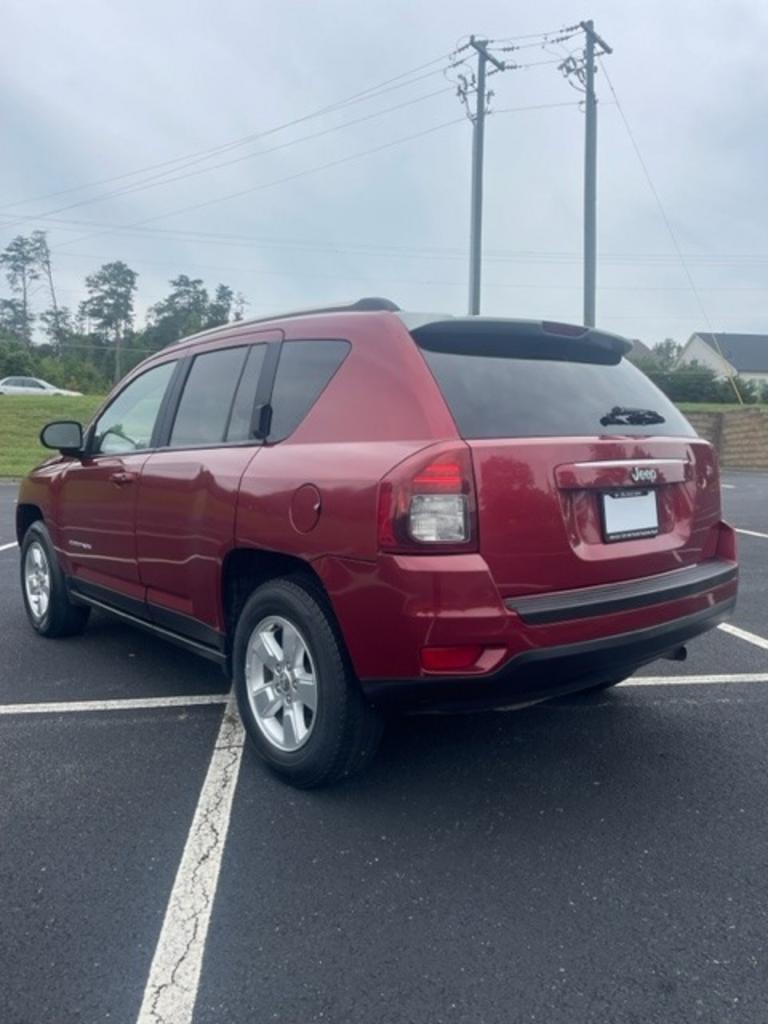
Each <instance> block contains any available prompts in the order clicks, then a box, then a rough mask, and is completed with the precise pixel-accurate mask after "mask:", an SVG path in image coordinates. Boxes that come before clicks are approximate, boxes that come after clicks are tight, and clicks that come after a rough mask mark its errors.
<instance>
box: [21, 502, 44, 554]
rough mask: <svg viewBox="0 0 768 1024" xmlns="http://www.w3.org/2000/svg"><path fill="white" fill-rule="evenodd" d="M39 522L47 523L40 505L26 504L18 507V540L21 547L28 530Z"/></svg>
mask: <svg viewBox="0 0 768 1024" xmlns="http://www.w3.org/2000/svg"><path fill="white" fill-rule="evenodd" d="M37 522H42V523H44V522H45V516H44V515H43V510H42V509H41V508H40V506H39V505H33V504H31V503H28V502H24V503H21V504H18V505H17V506H16V540H17V541H18V542H19V546H21V542H22V541H23V540H24V535H25V534H26V532H27V530H28V529H29V528H30V526H32V524H33V523H37Z"/></svg>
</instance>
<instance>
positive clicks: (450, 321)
mask: <svg viewBox="0 0 768 1024" xmlns="http://www.w3.org/2000/svg"><path fill="white" fill-rule="evenodd" d="M400 318H401V320H402V321H403V323H404V324H405V326H406V327H407V328H408V330H409V331H410V333H411V335H412V337H413V338H414V340H415V341H416V343H417V344H418V345H419V346H420V347H421V348H425V349H428V350H431V351H438V352H454V353H457V354H463V355H471V354H473V353H474V354H478V355H488V356H500V357H503V356H517V357H518V358H521V359H522V358H526V357H528V358H532V359H569V358H571V359H577V360H579V361H589V356H590V353H591V354H592V355H593V356H594V357H596V360H597V361H601V356H602V358H603V359H605V358H606V357H608V361H611V362H613V361H615V362H618V361H619V359H621V357H622V356H625V355H626V354H627V353H628V352H631V350H632V342H631V341H627V339H626V338H622V337H620V335H618V334H610V333H608V332H607V331H598V330H595V328H594V327H582V326H579V325H576V324H561V323H555V322H553V321H550V320H506V319H502V318H498V319H497V318H495V317H476V316H467V317H441V318H439V319H433V318H427V317H425V316H419V315H415V316H414V315H409V314H400Z"/></svg>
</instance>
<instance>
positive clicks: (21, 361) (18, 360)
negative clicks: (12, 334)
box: [0, 338, 35, 378]
mask: <svg viewBox="0 0 768 1024" xmlns="http://www.w3.org/2000/svg"><path fill="white" fill-rule="evenodd" d="M34 372H35V364H34V357H33V355H32V352H31V351H30V349H29V346H28V345H24V344H21V343H20V342H19V341H17V340H16V338H2V339H0V378H2V377H15V376H21V377H28V376H29V375H30V374H33V373H34Z"/></svg>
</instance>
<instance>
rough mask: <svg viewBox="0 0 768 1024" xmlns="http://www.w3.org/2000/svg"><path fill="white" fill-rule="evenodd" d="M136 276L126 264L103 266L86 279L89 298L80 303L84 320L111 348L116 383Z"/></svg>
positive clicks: (129, 321) (131, 314)
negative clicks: (113, 354)
mask: <svg viewBox="0 0 768 1024" xmlns="http://www.w3.org/2000/svg"><path fill="white" fill-rule="evenodd" d="M137 279H138V274H137V273H136V271H134V270H131V268H130V267H129V266H128V264H127V263H123V261H122V260H116V261H115V262H114V263H105V264H104V265H103V266H102V267H101V268H100V269H99V270H97V271H96V273H95V274H89V276H88V277H86V279H85V287H86V289H87V290H88V298H87V299H85V300H84V301H83V302H81V303H80V312H81V314H82V316H83V317H85V318H86V319H87V320H88V321H90V322H91V323H92V324H93V327H94V328H95V333H96V335H97V336H98V337H100V338H101V340H102V341H104V342H110V343H111V344H113V345H114V352H115V374H114V377H115V381H118V380H119V379H120V377H121V376H122V364H121V348H122V345H123V343H124V342H125V340H126V339H127V337H128V335H129V334H130V332H131V330H132V328H133V316H134V309H133V300H134V296H135V294H136V281H137Z"/></svg>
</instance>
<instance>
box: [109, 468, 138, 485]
mask: <svg viewBox="0 0 768 1024" xmlns="http://www.w3.org/2000/svg"><path fill="white" fill-rule="evenodd" d="M109 479H110V481H111V482H112V483H113V484H114V485H115V486H116V487H124V486H125V485H126V484H132V483H133V481H134V480H135V479H136V474H135V473H126V472H125V471H124V470H119V471H118V472H116V473H111V474H110V477H109Z"/></svg>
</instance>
